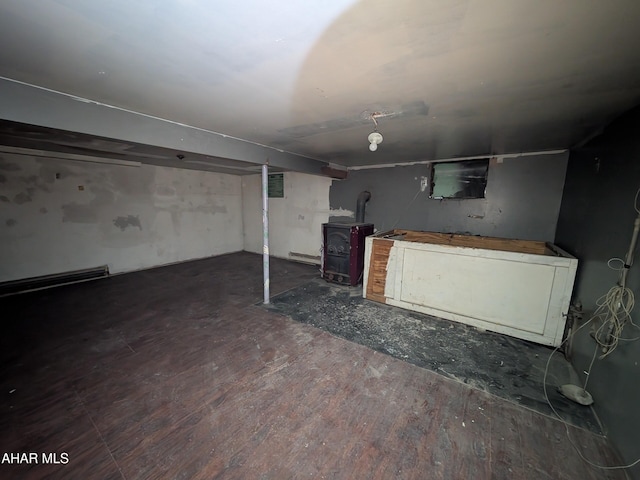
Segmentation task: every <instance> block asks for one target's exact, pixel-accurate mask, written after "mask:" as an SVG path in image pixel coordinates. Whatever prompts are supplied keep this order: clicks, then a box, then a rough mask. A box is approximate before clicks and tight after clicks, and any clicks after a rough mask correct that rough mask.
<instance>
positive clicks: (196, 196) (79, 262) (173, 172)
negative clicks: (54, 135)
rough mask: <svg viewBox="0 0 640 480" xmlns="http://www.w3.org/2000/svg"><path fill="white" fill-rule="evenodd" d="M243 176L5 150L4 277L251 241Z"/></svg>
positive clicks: (160, 259) (0, 269)
mask: <svg viewBox="0 0 640 480" xmlns="http://www.w3.org/2000/svg"><path fill="white" fill-rule="evenodd" d="M240 181H241V179H240V177H238V176H233V175H225V174H220V173H208V172H196V171H193V170H179V169H174V168H167V167H155V166H151V165H142V166H140V167H131V166H122V165H107V164H101V163H88V162H78V161H70V160H60V159H53V158H44V157H43V158H40V157H31V156H25V155H12V154H6V153H1V154H0V282H2V281H10V280H17V279H22V278H29V277H36V276H40V275H47V274H53V273H62V272H68V271H72V270H79V269H83V268H90V267H97V266H101V265H108V266H109V270H110V271H111V272H112V273H118V272H126V271H131V270H138V269H142V268H148V267H153V266H157V265H163V264H168V263H173V262H179V261H183V260H189V259H194V258H202V257H208V256H211V255H218V254H222V253H228V252H233V251H240V250H242V247H243V238H242V191H241V184H240Z"/></svg>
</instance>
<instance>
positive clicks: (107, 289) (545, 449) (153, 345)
mask: <svg viewBox="0 0 640 480" xmlns="http://www.w3.org/2000/svg"><path fill="white" fill-rule="evenodd" d="M316 275H317V268H315V267H309V266H305V265H300V264H295V263H290V262H286V261H281V260H276V259H274V260H273V261H272V280H271V284H272V290H273V292H274V293H276V292H280V291H284V290H287V289H289V288H292V287H295V286H297V285H299V284H300V283H302V282H305V281H307V280H309V279H310V278H313V277H315V276H316ZM261 288H262V276H261V258H260V257H259V256H257V255H252V254H248V253H238V254H231V255H224V256H220V257H216V258H211V259H206V260H201V261H195V262H188V263H184V264H180V265H173V266H169V267H164V268H158V269H153V270H147V271H143V272H137V273H131V274H127V275H121V276H116V277H112V278H110V279H106V280H99V281H94V282H88V283H83V284H77V285H73V286H66V287H59V288H56V289H51V290H45V291H40V292H33V293H29V294H23V295H18V296H13V297H6V298H3V299H0V308H1V311H2V330H3V331H2V339H1V340H0V347H1V351H0V359H1V360H2V364H1V367H0V372H1V377H0V432H1V437H0V454H2V455H4V454H9V455H11V454H14V455H17V454H21V453H25V454H26V455H25V457H26V459H29V456H28V454H29V453H34V454H35V456H36V457H37V461H32V462H31V463H27V462H21V463H18V462H17V461H14V462H13V463H8V462H4V463H2V464H0V478H12V479H13V478H29V479H38V478H42V479H44V478H47V479H48V478H60V479H73V478H77V479H93V478H96V479H122V478H126V479H143V478H158V479H174V478H176V479H177V478H184V479H188V478H202V479H213V478H229V479H231V478H238V479H254V478H255V479H287V478H333V479H390V478H407V479H409V478H413V479H418V478H419V479H430V478H434V479H457V478H460V479H471V478H473V479H483V478H496V479H500V478H508V479H530V478H531V479H545V478H549V479H574V478H575V479H600V478H608V479H623V478H625V476H624V473H622V472H621V471H606V470H598V469H594V468H592V467H590V466H589V465H587V464H586V463H585V462H584V461H583V460H582V459H581V458H580V457H579V456H578V454H577V453H576V452H575V451H574V449H573V447H572V446H571V445H570V444H569V442H568V441H567V437H566V435H565V427H564V425H563V424H562V423H560V422H559V421H557V420H555V419H553V418H550V417H547V416H544V415H541V414H538V413H535V412H533V411H531V410H528V409H525V408H523V407H520V406H517V405H515V404H513V403H510V402H508V401H505V400H503V399H500V398H498V397H495V396H492V395H490V394H487V393H486V392H483V391H480V390H477V389H474V388H471V387H469V386H468V385H464V384H462V383H458V382H455V381H453V380H451V379H448V378H444V377H442V376H440V375H438V374H436V373H434V372H432V371H429V370H425V369H422V368H420V367H417V366H415V365H411V364H409V363H406V362H403V361H401V360H398V359H395V358H392V357H390V356H387V355H385V354H382V353H378V352H376V351H374V350H371V349H369V348H367V347H364V346H361V345H358V344H355V343H352V342H349V341H347V340H344V339H341V338H337V337H334V336H332V335H330V334H328V333H326V332H324V331H322V330H320V329H317V328H314V327H312V326H309V325H305V324H302V323H298V322H295V321H293V320H291V319H289V318H287V317H284V316H281V315H279V314H277V313H274V312H269V311H265V310H264V309H263V308H260V307H259V306H256V305H255V303H256V302H259V301H260V300H261V298H262V291H261ZM570 433H571V436H572V438H573V440H574V442H575V443H576V444H577V445H578V446H579V448H580V449H581V450H582V451H583V453H584V455H586V456H587V457H588V458H590V459H591V460H592V461H595V462H597V463H614V462H616V461H617V460H616V457H615V455H614V454H613V452H612V450H611V449H610V448H609V446H608V444H607V441H606V439H605V438H603V437H600V436H598V435H595V434H593V433H590V432H588V431H585V430H581V429H578V428H573V427H572V428H570ZM53 454H55V457H54V456H53ZM25 457H22V459H25ZM3 459H5V458H3ZM53 460H56V461H57V462H58V463H51V462H52V461H53ZM65 460H66V461H65ZM45 461H48V462H49V463H46V462H45Z"/></svg>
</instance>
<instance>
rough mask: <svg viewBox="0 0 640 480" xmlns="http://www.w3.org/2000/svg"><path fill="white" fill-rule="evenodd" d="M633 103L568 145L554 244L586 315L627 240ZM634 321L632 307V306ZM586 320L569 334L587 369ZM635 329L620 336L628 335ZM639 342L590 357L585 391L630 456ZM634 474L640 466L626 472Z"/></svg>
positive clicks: (637, 315)
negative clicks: (569, 259) (565, 256)
mask: <svg viewBox="0 0 640 480" xmlns="http://www.w3.org/2000/svg"><path fill="white" fill-rule="evenodd" d="M639 128H640V109H636V110H635V111H633V112H631V113H629V114H627V115H625V116H624V117H623V118H621V119H619V120H618V121H616V122H615V123H613V124H612V125H611V126H610V127H609V128H608V129H607V130H606V131H605V133H604V134H603V135H601V136H599V137H597V138H596V139H594V140H593V141H591V142H590V143H589V144H587V145H586V146H585V147H584V148H581V149H579V150H576V151H573V152H572V153H571V157H570V159H569V166H568V170H567V181H566V185H565V188H564V197H563V200H562V207H561V211H560V216H559V220H558V229H557V237H556V243H557V244H558V245H559V246H561V247H562V248H564V249H566V250H567V251H569V252H570V253H572V254H574V255H575V256H576V257H577V258H578V260H579V266H578V275H577V279H576V286H575V289H574V301H575V300H578V299H579V300H580V301H581V302H582V304H583V306H584V309H585V318H584V320H585V321H586V320H588V319H589V317H590V314H591V312H593V310H594V308H595V306H596V300H597V299H598V298H599V297H600V296H602V295H604V294H605V293H607V291H608V290H609V289H610V288H611V287H612V286H614V285H615V284H616V282H617V281H618V272H616V271H613V270H611V269H610V268H608V267H607V260H608V259H609V258H611V257H624V256H625V254H626V252H627V249H628V247H629V242H630V240H631V234H632V231H633V222H634V219H635V218H636V212H635V210H634V208H633V202H634V197H635V194H636V191H637V189H638V187H640V161H638V159H640V138H638V129H639ZM639 260H640V256H639V255H638V253H637V250H636V262H637V263H636V264H635V265H634V266H633V267H632V268H631V270H630V272H629V277H628V286H629V287H630V288H631V289H632V290H633V291H634V292H636V294H637V292H638V291H639V289H640V261H639ZM632 318H633V320H634V322H635V323H636V324H639V325H640V307H639V306H638V305H636V309H635V310H634V311H633V313H632ZM589 328H590V327H589V326H587V327H585V328H584V329H583V330H582V331H581V332H579V333H578V335H576V339H575V341H574V344H573V350H572V352H573V359H572V361H573V363H574V365H575V366H576V370H577V371H578V372H583V371H584V370H586V369H587V367H588V365H589V362H590V361H591V356H592V355H593V351H594V342H593V340H592V339H591V338H590V336H589ZM638 334H640V332H639V331H638V330H637V329H633V328H627V329H626V330H625V332H624V335H625V336H627V337H636V336H638ZM638 362H640V342H621V343H620V345H619V347H618V348H617V349H616V350H615V351H614V352H613V353H612V354H611V355H609V356H608V357H606V358H605V359H603V360H596V362H595V364H594V366H593V369H592V371H591V375H590V379H589V384H588V386H587V390H588V391H589V392H590V393H591V395H592V396H593V397H594V400H595V409H596V411H597V412H598V414H599V416H600V418H601V419H602V421H603V423H604V425H605V428H606V430H607V433H608V435H609V437H610V438H611V439H612V440H613V442H614V444H615V445H616V446H617V448H618V449H619V450H620V452H621V453H622V455H623V457H624V459H625V461H626V462H628V463H630V462H632V461H635V460H636V459H637V458H638V457H640V442H638V439H639V438H640V409H639V408H638V405H640V382H638V378H639V375H640V367H638ZM629 473H630V476H631V477H632V478H635V479H640V466H636V467H634V468H633V469H631V470H630V471H629Z"/></svg>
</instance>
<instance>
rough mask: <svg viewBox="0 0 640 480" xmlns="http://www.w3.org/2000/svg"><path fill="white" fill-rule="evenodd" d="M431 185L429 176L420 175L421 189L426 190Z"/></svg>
mask: <svg viewBox="0 0 640 480" xmlns="http://www.w3.org/2000/svg"><path fill="white" fill-rule="evenodd" d="M428 186H429V178H428V177H420V191H421V192H424V191H425V190H426V189H427V187H428Z"/></svg>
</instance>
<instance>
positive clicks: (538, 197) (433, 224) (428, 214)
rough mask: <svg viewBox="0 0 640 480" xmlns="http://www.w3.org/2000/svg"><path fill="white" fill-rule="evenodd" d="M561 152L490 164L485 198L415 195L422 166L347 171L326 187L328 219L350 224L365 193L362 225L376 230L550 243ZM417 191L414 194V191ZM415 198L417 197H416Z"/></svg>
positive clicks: (561, 175) (425, 170)
mask: <svg viewBox="0 0 640 480" xmlns="http://www.w3.org/2000/svg"><path fill="white" fill-rule="evenodd" d="M567 158H568V154H567V153H561V154H554V155H535V156H534V155H532V156H523V157H518V158H505V159H498V160H497V161H495V160H494V161H492V162H491V165H490V167H489V176H488V182H487V189H486V198H482V199H465V200H457V199H447V200H432V199H430V198H428V189H427V190H425V191H424V192H420V181H421V177H423V176H428V174H429V167H428V166H427V165H412V166H406V167H393V168H384V169H370V170H351V171H350V172H349V176H348V178H347V179H346V180H336V181H334V182H333V185H332V186H331V194H330V203H331V208H332V211H333V216H332V218H331V220H332V221H333V220H336V221H342V220H350V221H353V216H349V214H351V215H352V214H353V212H354V211H355V209H356V198H357V196H358V193H359V192H360V191H362V190H369V191H370V192H371V195H372V197H371V201H369V203H368V204H367V216H366V221H367V222H372V223H374V224H375V227H376V229H377V230H381V231H384V230H389V229H392V228H405V229H411V230H426V231H436V232H446V233H470V234H473V235H485V236H493V237H505V238H520V239H526V240H543V241H553V239H554V236H555V229H556V222H557V219H558V211H559V209H560V200H561V198H562V188H563V184H564V176H565V170H566V166H567ZM418 192H420V193H418ZM416 194H417V196H416Z"/></svg>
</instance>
